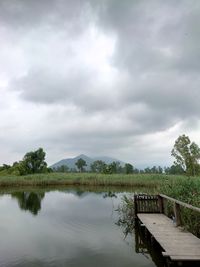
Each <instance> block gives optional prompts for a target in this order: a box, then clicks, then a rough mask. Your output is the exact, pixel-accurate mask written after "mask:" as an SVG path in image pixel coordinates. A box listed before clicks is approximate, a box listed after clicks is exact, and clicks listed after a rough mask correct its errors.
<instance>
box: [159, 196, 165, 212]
mask: <svg viewBox="0 0 200 267" xmlns="http://www.w3.org/2000/svg"><path fill="white" fill-rule="evenodd" d="M158 205H159V210H160V213H164V205H163V198H162V197H161V196H160V195H158Z"/></svg>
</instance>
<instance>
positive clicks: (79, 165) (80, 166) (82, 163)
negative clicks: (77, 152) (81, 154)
mask: <svg viewBox="0 0 200 267" xmlns="http://www.w3.org/2000/svg"><path fill="white" fill-rule="evenodd" d="M75 165H76V166H77V168H78V170H79V171H80V172H83V171H84V167H86V166H87V164H86V161H85V160H84V159H82V158H80V159H78V160H77V162H76V163H75Z"/></svg>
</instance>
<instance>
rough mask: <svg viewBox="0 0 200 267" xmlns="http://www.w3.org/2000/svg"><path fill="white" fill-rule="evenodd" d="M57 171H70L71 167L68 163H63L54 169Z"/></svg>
mask: <svg viewBox="0 0 200 267" xmlns="http://www.w3.org/2000/svg"><path fill="white" fill-rule="evenodd" d="M53 171H55V172H69V167H68V166H67V165H61V166H58V167H56V168H54V169H53Z"/></svg>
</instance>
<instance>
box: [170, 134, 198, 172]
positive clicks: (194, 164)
mask: <svg viewBox="0 0 200 267" xmlns="http://www.w3.org/2000/svg"><path fill="white" fill-rule="evenodd" d="M171 155H172V156H174V157H175V162H174V164H175V165H180V166H181V167H182V168H183V170H184V171H185V172H186V173H187V174H188V175H192V176H194V175H196V174H197V173H198V172H199V159H200V148H199V147H198V145H197V144H196V143H194V142H192V143H191V141H190V138H189V137H188V136H186V135H184V134H183V135H181V136H179V137H178V139H177V140H176V141H175V144H174V147H173V149H172V151H171Z"/></svg>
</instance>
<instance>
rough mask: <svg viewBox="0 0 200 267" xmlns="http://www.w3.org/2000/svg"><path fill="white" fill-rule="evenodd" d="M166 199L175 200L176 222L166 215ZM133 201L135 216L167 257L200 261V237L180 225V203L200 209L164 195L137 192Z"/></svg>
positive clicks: (196, 209)
mask: <svg viewBox="0 0 200 267" xmlns="http://www.w3.org/2000/svg"><path fill="white" fill-rule="evenodd" d="M163 199H165V200H170V201H173V202H174V221H173V220H172V219H170V218H168V217H167V216H166V215H165V214H164V202H163ZM134 202H135V215H136V217H137V218H138V219H139V221H140V224H141V225H142V226H144V227H145V228H146V229H147V230H148V232H149V233H150V235H151V237H152V238H154V239H155V240H156V241H157V242H158V243H159V245H160V246H161V247H162V250H163V252H162V254H163V256H164V257H167V258H169V259H170V260H171V261H176V262H185V261H187V262H199V263H200V239H199V238H197V237H196V236H194V235H193V234H191V233H189V232H188V231H185V230H184V229H183V228H182V227H180V225H181V216H180V206H184V207H187V208H191V209H193V210H195V211H198V212H200V209H199V208H197V207H193V206H191V205H188V204H186V203H183V202H181V201H178V200H175V199H172V198H170V197H168V196H164V195H158V196H147V195H136V196H135V198H134Z"/></svg>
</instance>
